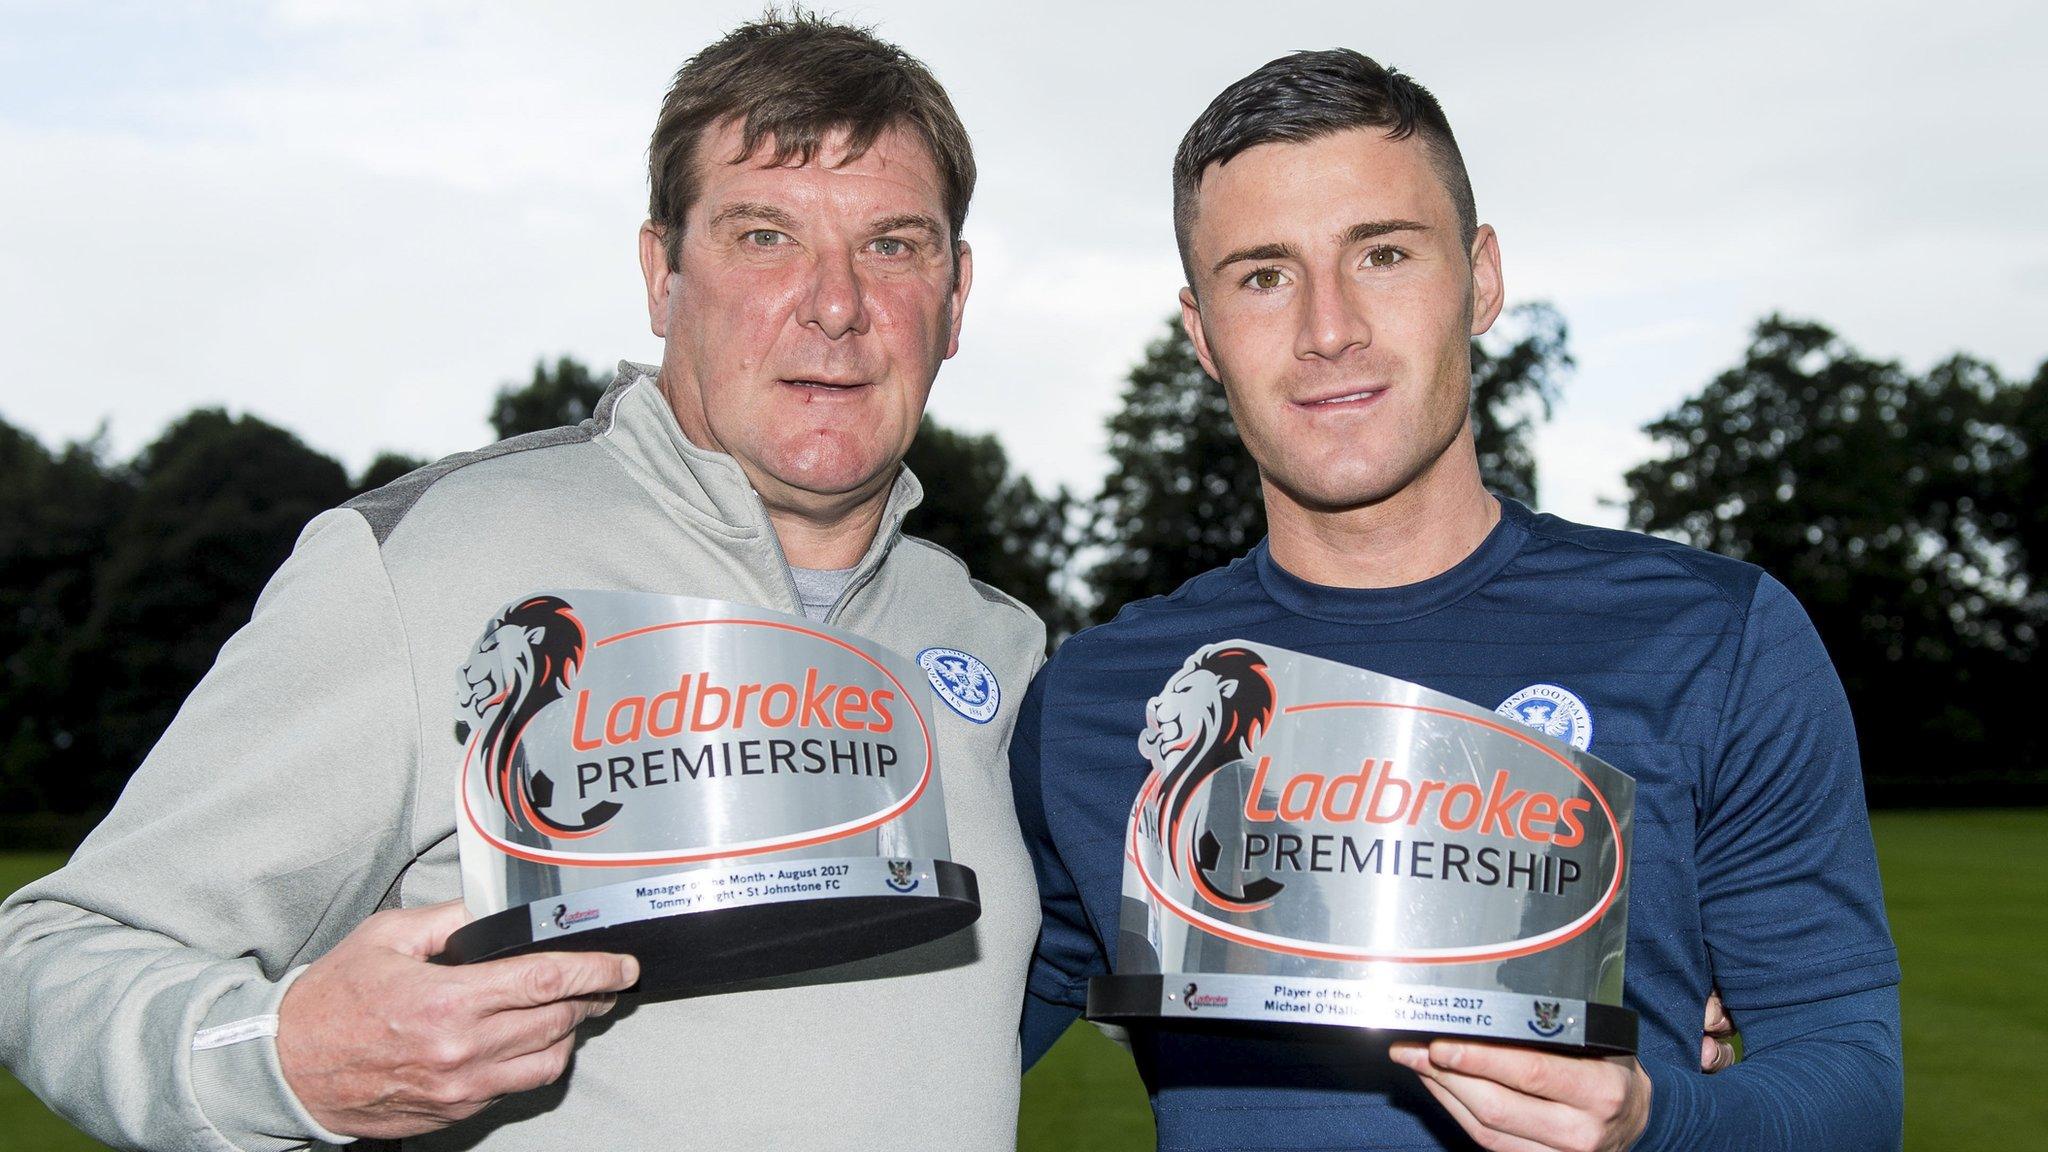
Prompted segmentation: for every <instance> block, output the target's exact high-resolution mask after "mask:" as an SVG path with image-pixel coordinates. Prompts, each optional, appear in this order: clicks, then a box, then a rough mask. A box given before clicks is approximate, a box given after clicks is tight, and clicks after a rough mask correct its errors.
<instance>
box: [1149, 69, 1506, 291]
mask: <svg viewBox="0 0 2048 1152" xmlns="http://www.w3.org/2000/svg"><path fill="white" fill-rule="evenodd" d="M1351 128H1384V129H1386V133H1387V139H1389V140H1405V139H1407V138H1408V137H1410V136H1416V135H1419V136H1420V137H1421V139H1422V144H1423V147H1425V148H1427V149H1428V150H1429V158H1430V162H1431V164H1432V165H1433V166H1434V167H1435V168H1436V173H1437V178H1438V179H1439V180H1441V181H1442V182H1443V185H1444V190H1445V191H1447V192H1449V193H1450V194H1451V204H1452V206H1453V207H1455V208H1456V209H1457V211H1458V231H1459V234H1460V236H1461V237H1462V239H1463V240H1464V243H1465V247H1466V248H1468V249H1469V248H1471V247H1472V241H1473V239H1474V237H1476V236H1477V235H1478V233H1479V210H1478V208H1477V207H1476V206H1475V205H1474V204H1473V202H1472V181H1471V178H1470V177H1468V176H1467V175H1466V174H1465V158H1464V157H1463V156H1461V155H1460V154H1459V153H1458V141H1457V138H1456V137H1454V136H1452V135H1451V124H1450V121H1449V120H1446V119H1445V118H1444V110H1443V106H1442V105H1440V104H1438V103H1437V102H1436V97H1434V96H1432V95H1430V94H1429V89H1427V88H1424V87H1423V86H1422V85H1420V84H1417V83H1416V82H1415V81H1413V80H1411V79H1409V78H1408V77H1407V76H1404V75H1402V74H1401V73H1399V72H1396V71H1394V70H1393V69H1391V68H1383V67H1381V66H1380V65H1379V63H1378V62H1376V61H1374V60H1373V59H1372V58H1371V57H1369V56H1364V55H1361V54H1360V53H1357V52H1354V51H1352V50H1351V49H1349V48H1331V49H1328V50H1327V51H1323V52H1295V53H1293V54H1291V55H1287V56H1282V57H1280V58H1279V59H1278V60H1273V61H1269V62H1268V63H1267V64H1266V65H1265V66H1264V67H1261V68H1260V69H1259V70H1258V71H1256V72H1254V73H1252V74H1251V75H1249V76H1246V77H1245V78H1244V79H1242V80H1239V81H1238V82H1237V83H1235V84H1232V85H1231V86H1230V87H1228V88H1225V89H1224V90H1223V91H1222V92H1221V93H1220V94H1219V95H1218V96H1217V97H1216V99H1214V100H1211V101H1210V102H1209V106H1208V107H1207V108H1205V109H1203V111H1202V114H1201V115H1200V116H1198V117H1196V118H1195V123H1194V126H1193V127H1191V128H1189V129H1188V134H1187V135H1186V136H1183V137H1181V141H1180V150H1179V151H1177V152H1175V153H1174V156H1173V235H1174V239H1175V240H1176V241H1177V242H1178V243H1179V244H1180V263H1181V269H1182V271H1183V272H1185V273H1186V274H1187V278H1188V286H1189V287H1191V288H1192V287H1193V286H1194V283H1195V271H1194V265H1193V262H1192V261H1191V260H1190V258H1189V255H1188V237H1189V234H1190V233H1191V232H1193V231H1194V226H1195V197H1196V193H1197V192H1198V191H1200V189H1201V186H1202V173H1204V172H1206V171H1207V170H1208V168H1209V166H1210V165H1211V164H1228V163H1229V162H1230V161H1231V159H1232V158H1233V157H1235V156H1237V155H1238V154H1239V153H1241V152H1243V151H1245V150H1246V149H1248V148H1255V147H1257V146H1258V145H1260V144H1280V143H1287V144H1305V143H1307V142H1309V141H1311V140H1316V139H1320V138H1322V137H1324V136H1328V135H1331V134H1332V133H1336V132H1342V131H1345V130H1347V129H1351Z"/></svg>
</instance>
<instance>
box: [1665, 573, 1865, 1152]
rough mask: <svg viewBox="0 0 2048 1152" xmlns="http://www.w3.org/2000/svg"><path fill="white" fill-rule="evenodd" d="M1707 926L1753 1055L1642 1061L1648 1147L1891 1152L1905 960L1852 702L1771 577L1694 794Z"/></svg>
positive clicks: (1753, 612) (1714, 958)
mask: <svg viewBox="0 0 2048 1152" xmlns="http://www.w3.org/2000/svg"><path fill="white" fill-rule="evenodd" d="M1699 805H1700V815H1699V821H1700V823H1699V830H1698V842H1697V864H1698V876H1699V897H1700V924H1701V928H1702V930H1703V932H1704V936H1705V940H1706V945H1707V950H1708V953H1709V958H1710V960H1711V962H1712V964H1713V979H1714V983H1715V986H1716V987H1718V988H1719V989H1720V990H1721V997H1722V1000H1723V1001H1724V1002H1725V1003H1726V1004H1727V1006H1728V1011H1729V1014H1730V1016H1731V1017H1732V1018H1733V1019H1734V1020H1735V1021H1736V1023H1737V1025H1738V1026H1739V1027H1740V1028H1741V1029H1742V1036H1743V1044H1744V1053H1743V1060H1742V1062H1741V1063H1740V1064H1738V1065H1736V1066H1735V1067H1734V1068H1731V1069H1729V1070H1728V1071H1726V1072H1722V1073H1719V1074H1718V1075H1715V1076H1705V1075H1702V1074H1701V1073H1699V1072H1698V1071H1697V1070H1696V1069H1694V1068H1692V1067H1675V1066H1667V1065H1663V1064H1662V1063H1661V1062H1656V1061H1652V1062H1649V1063H1646V1064H1645V1070H1646V1071H1647V1072H1648V1073H1649V1075H1650V1079H1651V1082H1652V1084H1653V1085H1654V1091H1653V1094H1652V1096H1651V1109H1650V1125H1649V1128H1648V1130H1647V1131H1646V1132H1645V1133H1644V1136H1643V1139H1642V1140H1641V1141H1640V1142H1639V1143H1638V1144H1637V1145H1636V1147H1637V1148H1638V1149H1664V1148H1673V1149H1676V1148H1688V1149H1693V1148H1697V1149H1719V1148H1726V1149H1749V1148H1798V1149H1801V1152H1824V1150H1828V1149H1867V1148H1895V1147H1897V1146H1898V1145H1899V1143H1900V1139H1901V1134H1902V1126H1903V1113H1904V1096H1905V1088H1904V1072H1903V1069H1904V1061H1903V1058H1902V1056H1901V1053H1900V1037H1899V1003H1898V993H1897V988H1896V985H1897V984H1898V982H1899V962H1898V952H1897V950H1896V949H1895V948H1894V947H1893V944H1892V939H1891V931H1890V928H1889V927H1888V925H1887V923H1886V921H1885V914H1884V892H1883V890H1882V887H1881V886H1880V884H1879V881H1878V874H1877V854H1876V850H1875V847H1874V845H1873V844H1872V841H1871V836H1870V817H1869V813H1868V812H1867V811H1866V810H1865V808H1864V804H1863V776H1862V768H1861V764H1860V761H1859V759H1858V757H1857V752H1856V730H1855V726H1854V724H1853V723H1852V721H1851V719H1850V716H1849V702H1848V699H1847V697H1846V696H1845V695H1844V693H1843V691H1842V685H1841V681H1840V680H1839V679H1838V678H1837V677H1836V675H1835V670H1834V666H1833V664H1832V663H1830V662H1829V660H1828V655H1827V650H1826V649H1825V648H1824V647H1822V645H1821V642H1820V637H1819V635H1818V634H1817V633H1815V631H1814V629H1813V625H1812V623H1811V622H1810V621H1808V620H1807V618H1806V614H1805V612H1804V611H1802V610H1801V609H1800V607H1799V604H1798V602H1797V601H1796V600H1794V599H1793V598H1792V594H1791V593H1790V592H1788V591H1786V590H1785V587H1784V586H1783V585H1781V584H1779V583H1778V582H1777V581H1775V580H1772V579H1771V578H1770V577H1768V576H1766V577H1764V578H1762V579H1761V580H1760V581H1759V582H1758V584H1757V588H1756V592H1755V595H1754V598H1753V600H1752V603H1751V605H1750V611H1749V617H1748V620H1747V622H1746V623H1745V625H1744V629H1743V634H1742V640H1741V642H1740V645H1739V647H1738V650H1737V653H1736V659H1735V667H1734V670H1733V675H1732V678H1731V681H1730V686H1729V690H1728V696H1727V699H1726V701H1725V704H1724V707H1723V711H1722V715H1721V735H1720V740H1719V742H1718V748H1717V750H1716V754H1715V756H1714V757H1713V758H1712V759H1711V760H1710V761H1709V763H1708V765H1707V771H1706V777H1705V779H1704V780H1703V782H1702V790H1701V794H1700V797H1699Z"/></svg>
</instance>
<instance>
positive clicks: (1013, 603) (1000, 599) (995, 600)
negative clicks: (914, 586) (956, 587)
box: [902, 535, 1038, 620]
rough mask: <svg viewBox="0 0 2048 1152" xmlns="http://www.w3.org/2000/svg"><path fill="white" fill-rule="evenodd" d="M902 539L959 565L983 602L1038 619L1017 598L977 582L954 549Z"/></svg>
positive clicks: (912, 537)
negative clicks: (954, 552)
mask: <svg viewBox="0 0 2048 1152" xmlns="http://www.w3.org/2000/svg"><path fill="white" fill-rule="evenodd" d="M902 539H903V542H904V543H906V544H921V545H923V546H924V547H926V548H929V549H931V550H932V551H934V552H937V553H938V554H939V555H941V556H944V557H945V558H946V559H948V560H951V561H952V562H953V563H954V564H957V565H959V567H960V574H961V575H962V576H965V577H967V584H968V586H969V587H971V588H973V589H974V591H975V593H976V594H977V595H979V596H980V597H981V598H982V599H983V600H986V601H988V602H989V603H991V604H999V605H1001V606H1003V607H1005V608H1015V609H1016V610H1017V611H1019V612H1022V613H1023V614H1025V615H1026V616H1029V617H1031V618H1032V619H1033V620H1036V619H1038V613H1036V612H1033V611H1032V610H1031V609H1030V608H1029V607H1027V606H1026V605H1025V603H1024V602H1023V601H1022V600H1019V599H1017V598H1016V597H1015V596H1012V595H1010V594H1009V593H1007V592H1004V591H1003V590H1002V589H1000V588H997V587H995V586H994V585H992V584H984V583H982V582H981V581H979V580H976V579H975V578H974V574H973V573H972V572H971V571H969V570H968V568H967V561H965V560H962V559H961V558H960V557H958V556H955V555H954V554H953V550H952V549H950V548H946V547H942V546H941V545H938V544H934V543H932V542H931V541H929V540H926V539H924V538H923V537H921V536H911V535H905V536H903V537H902Z"/></svg>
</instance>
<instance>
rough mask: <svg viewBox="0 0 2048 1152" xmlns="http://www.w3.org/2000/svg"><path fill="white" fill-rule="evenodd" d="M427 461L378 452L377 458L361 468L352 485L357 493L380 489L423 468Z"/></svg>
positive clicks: (395, 453)
mask: <svg viewBox="0 0 2048 1152" xmlns="http://www.w3.org/2000/svg"><path fill="white" fill-rule="evenodd" d="M426 463H427V461H425V460H421V459H420V458H418V457H417V456H407V455H406V454H405V453H403V452H379V453H377V458H376V459H374V460H372V461H370V462H369V463H368V464H367V465H364V467H363V474H362V475H361V476H358V477H356V481H355V484H354V485H353V487H354V489H355V491H357V492H368V491H370V490H371V489H373V488H382V487H383V486H385V485H386V484H389V483H391V482H392V481H393V480H396V479H398V478H399V477H400V476H403V475H405V474H406V473H407V472H410V471H412V470H413V469H415V468H420V467H424V466H425V465H426Z"/></svg>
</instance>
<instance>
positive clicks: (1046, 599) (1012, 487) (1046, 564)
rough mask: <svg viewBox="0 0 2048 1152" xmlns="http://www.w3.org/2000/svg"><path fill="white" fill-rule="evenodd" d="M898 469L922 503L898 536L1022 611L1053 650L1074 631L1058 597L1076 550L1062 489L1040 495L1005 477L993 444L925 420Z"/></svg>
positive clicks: (1068, 607) (1070, 613) (1071, 608)
mask: <svg viewBox="0 0 2048 1152" xmlns="http://www.w3.org/2000/svg"><path fill="white" fill-rule="evenodd" d="M904 463H905V464H906V465H908V466H909V468H910V471H911V472H912V473H913V474H914V475H916V476H917V478H918V479H919V481H921V482H922V483H923V485H924V503H922V504H920V505H919V506H918V507H917V509H916V510H915V511H913V512H912V513H911V514H910V516H909V518H908V520H907V522H906V523H905V524H904V530H905V531H907V532H912V533H915V534H916V535H918V536H922V537H923V538H925V539H927V540H930V541H931V542H932V543H934V544H937V545H939V546H940V547H942V548H945V549H948V550H949V551H951V552H952V553H953V554H954V555H956V556H958V557H960V559H961V560H962V561H964V562H965V563H966V564H967V570H968V571H969V572H971V573H973V574H974V578H975V579H977V580H980V581H982V582H984V583H987V584H992V585H994V586H995V587H997V588H1000V589H1002V590H1003V591H1004V592H1007V593H1009V594H1010V595H1012V596H1015V597H1016V598H1017V599H1019V600H1022V601H1023V602H1024V603H1025V604H1027V605H1029V606H1030V607H1031V609H1032V611H1034V612H1037V613H1038V615H1039V617H1040V618H1041V619H1043V620H1044V621H1045V626H1046V631H1047V632H1048V633H1049V634H1050V639H1051V640H1052V641H1053V642H1057V641H1058V640H1059V638H1061V637H1063V636H1065V635H1066V634H1067V633H1069V632H1071V631H1073V630H1074V628H1075V627H1076V626H1077V624H1078V620H1079V611H1078V609H1077V608H1076V607H1075V605H1074V603H1073V601H1072V600H1071V599H1069V598H1068V597H1067V596H1066V595H1065V594H1064V589H1063V576H1064V573H1065V572H1066V570H1067V566H1068V562H1069V561H1070V560H1071V559H1072V556H1073V550H1074V545H1075V533H1074V531H1073V529H1072V528H1071V527H1070V525H1071V523H1072V521H1073V519H1074V517H1075V510H1074V500H1073V497H1072V496H1071V495H1069V494H1068V492H1067V490H1066V489H1064V488H1061V489H1058V490H1056V491H1054V492H1053V493H1052V494H1051V495H1049V496H1041V495H1039V493H1038V490H1037V488H1035V487H1034V486H1033V485H1032V483H1031V480H1030V479H1029V478H1028V477H1025V476H1022V475H1017V476H1012V475H1011V474H1010V459H1009V456H1008V454H1007V453H1005V452H1004V451H1003V446H1002V444H1001V443H999V442H998V441H997V440H996V438H995V437H994V436H989V435H982V436H975V435H970V434H968V433H964V432H955V431H953V430H952V429H949V428H946V427H945V426H943V425H941V424H939V423H938V422H937V421H936V420H933V419H932V418H931V417H930V416H926V417H925V418H924V421H923V423H921V424H920V425H919V426H918V430H917V439H915V440H914V441H912V442H911V445H910V453H909V455H908V456H906V457H905V458H904Z"/></svg>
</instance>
